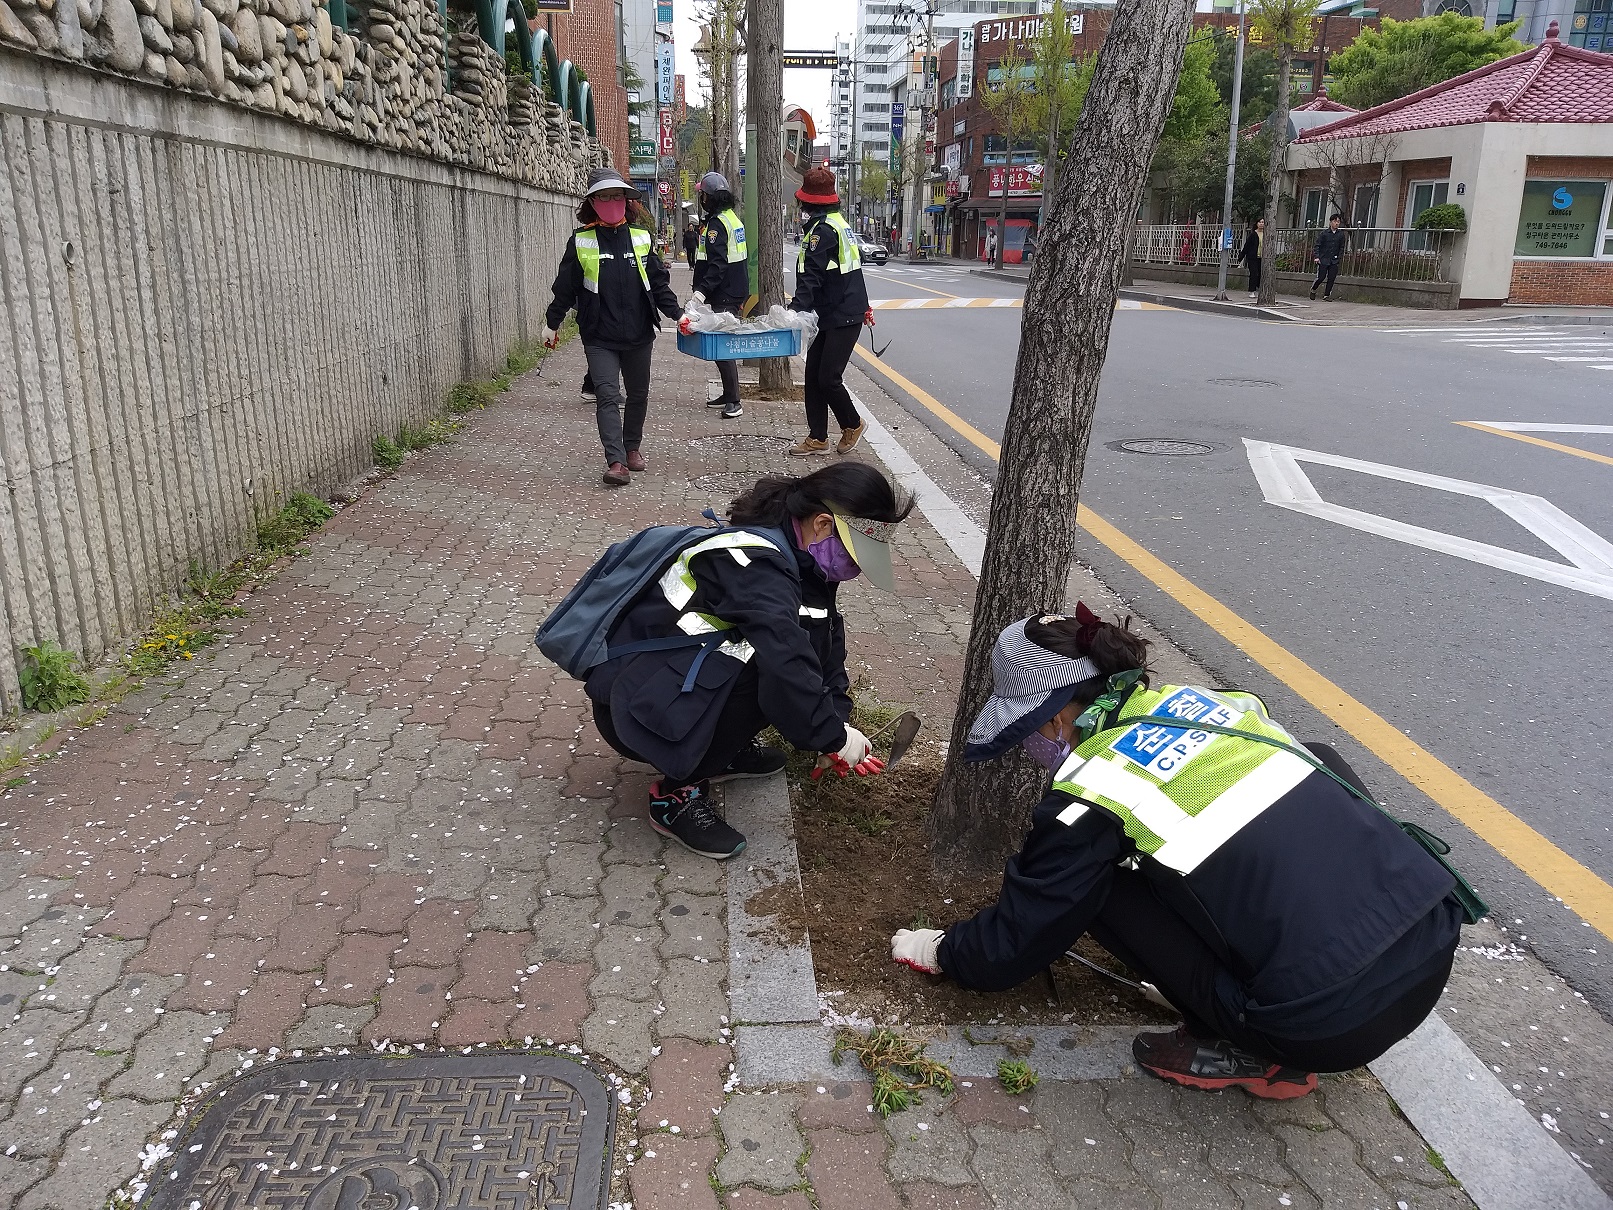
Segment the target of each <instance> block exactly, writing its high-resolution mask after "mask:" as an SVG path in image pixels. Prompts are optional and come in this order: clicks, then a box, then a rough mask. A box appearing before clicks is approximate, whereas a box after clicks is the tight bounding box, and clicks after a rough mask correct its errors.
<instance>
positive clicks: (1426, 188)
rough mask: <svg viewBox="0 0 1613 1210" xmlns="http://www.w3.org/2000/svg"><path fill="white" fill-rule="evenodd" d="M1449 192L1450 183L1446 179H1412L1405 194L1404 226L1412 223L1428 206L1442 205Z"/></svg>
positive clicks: (1448, 196)
mask: <svg viewBox="0 0 1613 1210" xmlns="http://www.w3.org/2000/svg"><path fill="white" fill-rule="evenodd" d="M1450 192H1451V187H1450V183H1449V182H1447V181H1413V182H1412V183H1411V190H1410V192H1408V193H1407V195H1406V197H1407V201H1408V205H1407V207H1406V226H1408V227H1410V226H1412V225H1414V224H1415V223H1416V222H1417V216H1418V215H1419V214H1421V213H1422V212H1423V211H1424V210H1427V209H1428V208H1429V207H1430V206H1443V205H1444V204H1445V203H1446V201H1447V200H1448V199H1449V198H1450Z"/></svg>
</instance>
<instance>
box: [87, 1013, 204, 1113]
mask: <svg viewBox="0 0 1613 1210" xmlns="http://www.w3.org/2000/svg"><path fill="white" fill-rule="evenodd" d="M216 1021H217V1018H215V1017H208V1016H205V1015H204V1014H202V1013H187V1012H165V1013H163V1014H162V1016H161V1017H159V1018H158V1019H157V1023H156V1024H155V1025H153V1026H152V1027H151V1028H150V1029H148V1030H146V1032H145V1033H143V1034H142V1035H141V1036H140V1038H139V1040H138V1041H136V1043H135V1045H134V1050H133V1053H132V1055H130V1056H129V1058H130V1062H129V1065H128V1067H127V1068H126V1069H125V1070H123V1071H122V1072H121V1073H119V1074H118V1075H117V1076H116V1077H115V1078H114V1079H113V1080H112V1082H111V1083H110V1084H109V1085H107V1090H106V1091H107V1095H108V1096H114V1097H133V1098H134V1099H136V1100H139V1101H174V1100H178V1099H179V1097H180V1096H181V1095H182V1094H183V1093H184V1091H185V1088H186V1086H187V1085H188V1084H189V1083H190V1080H191V1078H192V1077H193V1076H195V1075H196V1073H197V1072H199V1071H201V1070H202V1068H203V1067H204V1066H205V1065H206V1063H207V1060H208V1059H209V1058H210V1057H211V1055H212V1042H213V1032H214V1030H215V1029H217V1028H218V1026H217V1025H216V1024H215V1022H216Z"/></svg>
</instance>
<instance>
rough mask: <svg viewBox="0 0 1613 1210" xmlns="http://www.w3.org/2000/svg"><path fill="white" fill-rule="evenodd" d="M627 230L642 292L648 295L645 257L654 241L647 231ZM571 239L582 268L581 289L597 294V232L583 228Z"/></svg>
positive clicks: (599, 256) (648, 279)
mask: <svg viewBox="0 0 1613 1210" xmlns="http://www.w3.org/2000/svg"><path fill="white" fill-rule="evenodd" d="M629 230H630V231H631V233H632V236H633V259H634V261H636V262H637V263H638V276H639V280H640V281H641V282H643V283H644V292H645V293H646V294H648V293H650V292H651V291H650V271H649V268H648V266H647V265H646V264H645V257H647V256H649V254H650V251H651V249H653V248H654V246H655V241H654V238H653V237H652V236H651V235H650V233H649V232H648V231H641V230H639V228H637V227H632V228H629ZM571 238H572V243H573V244H574V245H575V246H576V249H577V263H578V264H579V265H581V266H582V284H583V289H585V290H587V291H588V292H589V293H590V294H598V293H599V262H600V260H601V259H602V254H601V253H600V251H599V232H598V231H597V230H596V229H595V228H593V227H584V228H583V229H582V230H581V231H579V232H577V233H576V234H575V235H573V236H572V237H571ZM604 255H609V253H606V254H604ZM652 309H653V308H652Z"/></svg>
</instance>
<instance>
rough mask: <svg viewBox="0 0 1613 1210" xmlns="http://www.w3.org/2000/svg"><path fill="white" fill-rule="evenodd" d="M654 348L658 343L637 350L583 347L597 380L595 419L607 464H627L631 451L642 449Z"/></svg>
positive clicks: (589, 367)
mask: <svg viewBox="0 0 1613 1210" xmlns="http://www.w3.org/2000/svg"><path fill="white" fill-rule="evenodd" d="M654 349H655V342H654V341H651V342H650V343H648V344H642V345H639V346H638V347H637V348H633V349H606V348H601V347H600V346H599V345H584V346H583V352H584V353H586V354H587V355H588V376H589V377H590V378H592V379H593V380H594V396H595V398H596V400H597V403H596V404H595V419H596V420H597V421H598V423H599V443H600V444H601V445H602V446H604V447H605V461H606V462H607V463H612V462H626V461H627V454H628V451H629V450H636V449H638V447H639V445H640V443H641V442H642V441H643V440H644V415H645V413H646V412H648V411H649V408H650V354H651V353H652V352H653V351H654ZM624 386H625V387H626V390H625V391H624V390H623V387H624Z"/></svg>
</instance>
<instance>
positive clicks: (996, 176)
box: [987, 164, 1042, 197]
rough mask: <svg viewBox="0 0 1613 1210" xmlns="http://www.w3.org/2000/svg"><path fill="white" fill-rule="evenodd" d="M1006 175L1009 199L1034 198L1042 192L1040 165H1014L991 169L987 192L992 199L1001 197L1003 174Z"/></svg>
mask: <svg viewBox="0 0 1613 1210" xmlns="http://www.w3.org/2000/svg"><path fill="white" fill-rule="evenodd" d="M1004 171H1006V172H1007V173H1008V196H1009V197H1034V196H1036V195H1037V194H1039V193H1041V191H1042V166H1041V165H1040V164H1024V165H1020V164H1015V165H1014V166H1013V167H1012V168H1009V169H1006V170H1005V169H1002V168H993V169H991V175H990V177H989V178H988V179H989V181H990V184H989V185H988V186H987V191H988V192H989V193H990V194H991V196H992V197H1001V196H1002V191H1003V173H1004Z"/></svg>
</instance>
